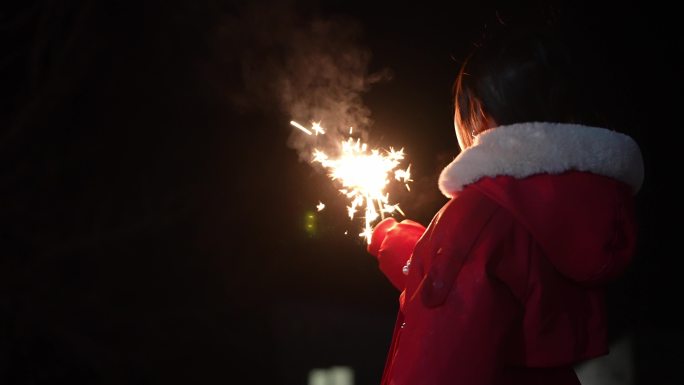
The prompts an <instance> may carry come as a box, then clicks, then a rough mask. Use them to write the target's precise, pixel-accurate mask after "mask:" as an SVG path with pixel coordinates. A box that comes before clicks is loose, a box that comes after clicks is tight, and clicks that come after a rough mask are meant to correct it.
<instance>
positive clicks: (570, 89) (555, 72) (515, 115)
mask: <svg viewBox="0 0 684 385" xmlns="http://www.w3.org/2000/svg"><path fill="white" fill-rule="evenodd" d="M573 61H574V59H573V55H572V53H571V49H570V45H568V44H565V43H564V41H563V39H562V38H561V37H560V35H559V34H558V33H557V31H554V30H553V29H552V28H550V27H529V26H499V28H498V30H497V31H496V32H494V33H493V34H490V35H489V36H486V37H484V38H483V39H482V41H481V42H480V43H479V44H477V45H476V49H475V50H474V51H473V52H472V53H471V54H470V55H469V56H468V57H467V58H466V60H465V61H464V63H463V65H462V66H461V69H460V71H459V73H458V76H457V78H456V81H455V83H454V88H453V96H454V108H455V114H454V118H455V122H456V125H457V130H458V131H459V135H460V137H461V140H462V142H463V143H462V145H465V147H468V146H470V145H471V144H472V141H473V138H474V136H475V135H477V134H478V133H480V132H482V131H483V130H485V129H487V126H486V124H485V123H486V121H485V117H490V118H493V119H494V121H495V122H496V124H497V125H499V126H502V125H508V124H513V123H521V122H534V121H536V122H541V121H545V122H559V123H589V122H591V121H592V120H593V118H592V117H591V114H592V112H591V107H592V106H591V103H590V101H589V100H588V99H587V96H588V95H586V94H585V90H584V87H583V86H582V85H581V84H582V80H584V78H583V77H582V76H580V75H579V73H581V69H580V67H578V65H577V63H574V62H573Z"/></svg>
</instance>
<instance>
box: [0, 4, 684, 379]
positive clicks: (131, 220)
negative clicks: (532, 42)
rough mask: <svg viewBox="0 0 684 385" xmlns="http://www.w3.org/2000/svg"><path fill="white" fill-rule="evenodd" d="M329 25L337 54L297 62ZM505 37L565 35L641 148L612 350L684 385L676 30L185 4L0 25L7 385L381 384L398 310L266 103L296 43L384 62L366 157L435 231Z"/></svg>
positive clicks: (615, 17)
mask: <svg viewBox="0 0 684 385" xmlns="http://www.w3.org/2000/svg"><path fill="white" fill-rule="evenodd" d="M521 4H522V5H521ZM320 20H324V21H329V22H331V23H332V24H331V25H332V28H331V29H329V30H328V32H327V33H329V35H328V36H336V34H337V32H338V31H339V32H340V34H347V33H349V35H345V36H349V38H348V39H347V40H345V41H343V42H342V43H345V44H346V45H344V44H341V43H340V42H339V41H333V40H325V39H323V40H311V39H309V40H307V38H308V37H310V36H309V35H307V34H306V33H307V31H309V32H311V31H313V30H312V29H311V28H310V26H311V25H313V23H315V22H317V21H320ZM497 20H504V21H506V22H513V21H525V20H529V21H530V22H538V21H539V20H547V21H553V22H554V23H558V25H560V26H562V28H563V30H564V31H565V32H566V34H567V36H569V37H571V41H572V42H573V43H574V44H575V46H576V48H578V49H579V50H580V52H583V57H584V58H585V59H586V65H587V66H588V68H593V69H595V71H593V72H591V73H589V74H588V75H587V76H588V80H590V81H591V82H594V83H595V84H596V89H597V91H596V92H597V95H599V96H600V97H599V98H597V103H599V104H597V108H600V109H602V110H605V111H606V116H607V118H608V120H609V121H610V122H611V124H612V125H613V126H614V127H619V128H620V129H621V130H622V131H624V132H627V133H629V134H630V135H632V136H634V138H635V139H636V140H637V142H638V143H639V144H640V145H641V147H642V152H643V156H644V161H645V165H646V180H645V182H644V187H643V189H642V190H641V192H640V193H639V195H638V196H637V204H638V210H639V211H638V213H639V219H640V226H641V233H640V240H639V241H640V243H639V245H640V246H639V251H638V254H637V256H636V259H635V263H634V265H633V266H632V268H631V269H630V270H629V271H628V272H627V274H626V275H625V277H623V278H622V279H620V280H619V281H618V282H616V283H615V284H614V285H613V286H612V287H611V288H610V290H609V292H608V304H609V310H610V317H611V318H610V321H611V340H612V341H616V340H618V339H620V338H621V337H624V336H632V337H633V341H634V344H635V345H634V349H635V361H634V370H635V375H636V383H638V384H675V383H676V384H681V383H682V382H683V381H684V376H683V374H682V370H683V369H682V368H683V367H684V366H683V365H684V358H683V357H684V355H683V354H682V353H681V347H682V345H684V335H683V332H682V329H681V325H682V321H683V320H682V316H681V315H678V314H680V313H681V312H680V310H679V309H678V307H679V305H680V304H681V303H682V301H681V297H680V293H681V290H680V287H679V286H680V282H679V277H680V275H681V273H680V270H681V268H682V262H681V252H680V250H679V248H678V247H677V245H675V242H673V241H674V240H676V239H678V238H679V231H678V230H679V229H680V228H681V226H680V225H679V217H678V215H677V214H676V211H675V207H676V206H678V205H677V204H676V202H677V201H678V198H677V196H678V195H679V194H678V193H677V190H676V188H675V187H673V184H674V181H676V179H677V178H678V174H679V172H680V170H679V167H678V165H679V164H680V163H681V161H680V159H679V157H678V155H679V153H678V151H677V149H678V148H679V143H680V142H678V140H679V139H678V137H679V132H678V131H680V129H681V124H680V118H679V112H680V111H681V107H680V106H681V97H680V94H681V74H680V72H679V69H680V68H681V59H679V57H680V54H681V53H682V52H681V51H682V49H681V48H682V45H681V38H680V37H679V23H680V21H679V20H678V19H677V15H676V12H674V11H673V10H672V9H669V8H668V7H667V6H664V5H660V4H657V3H655V2H648V3H646V4H641V5H630V4H628V3H627V2H624V3H615V4H603V5H597V4H591V5H588V4H587V5H584V4H581V3H578V2H560V1H555V2H544V3H542V2H526V3H519V4H517V5H516V6H511V5H501V4H496V3H494V2H487V3H483V2H480V3H475V2H449V3H448V4H442V3H440V2H420V3H416V4H412V5H408V4H400V3H395V2H386V3H385V2H383V3H372V4H364V3H360V2H352V3H350V2H341V1H340V2H325V3H322V2H320V3H319V2H315V1H306V2H264V1H261V2H251V3H248V2H228V1H223V2H222V1H193V2H189V1H188V2H183V1H177V0H173V1H151V0H146V1H123V2H89V1H73V2H60V1H39V0H36V1H26V2H15V3H3V5H2V8H0V31H1V33H0V42H1V44H2V45H1V46H0V79H1V80H0V92H2V99H1V100H2V103H1V104H0V383H2V384H53V383H69V384H176V383H177V384H188V383H196V384H214V383H215V384H219V383H221V384H226V383H228V384H229V383H238V382H239V383H250V384H251V383H254V384H305V383H306V379H307V373H308V371H309V370H310V369H312V368H326V367H330V366H334V365H346V366H351V367H353V368H354V370H355V377H356V378H355V379H356V383H357V384H375V383H378V382H379V379H380V375H381V372H382V366H383V364H384V360H385V353H386V351H387V349H388V344H389V340H390V337H391V332H392V327H393V323H394V316H395V312H396V310H397V293H396V292H395V290H394V288H393V287H391V285H390V284H389V283H388V282H387V281H386V280H385V279H384V277H383V276H382V274H381V273H380V272H379V271H378V269H377V266H376V263H375V261H374V260H373V258H372V257H371V256H370V255H368V254H367V253H366V252H365V246H364V244H363V242H362V241H361V240H360V239H357V238H356V236H355V235H354V234H356V232H357V231H358V227H359V226H360V223H359V222H352V221H349V220H348V219H347V218H346V217H345V213H344V212H343V211H342V210H344V207H343V205H344V202H343V200H342V198H341V197H340V196H339V195H338V194H337V192H336V190H335V186H334V184H333V183H332V182H331V181H330V180H329V179H328V177H327V176H325V175H324V174H323V173H321V172H320V170H317V169H315V168H313V167H311V165H310V164H308V163H307V162H302V161H300V160H299V156H298V153H297V151H295V150H294V149H293V148H292V147H290V146H288V143H290V141H291V140H292V137H291V135H292V132H293V131H292V130H293V129H292V127H291V126H289V124H288V122H289V120H290V119H292V118H293V117H292V116H291V114H289V113H288V110H287V108H283V105H282V104H280V102H281V99H280V98H279V97H278V95H273V93H277V90H278V88H277V87H276V85H277V84H278V83H277V81H278V76H277V75H278V74H279V73H280V72H278V68H280V65H283V64H284V63H286V62H287V60H288V58H289V57H291V56H290V55H292V54H293V52H299V51H298V50H297V49H295V48H297V46H296V42H295V41H294V40H292V41H289V40H288V39H287V37H288V36H295V35H296V36H299V35H297V34H291V35H290V34H288V33H284V31H286V30H288V28H289V31H290V32H291V31H295V32H297V33H304V35H303V36H304V38H302V37H301V36H300V38H301V40H299V43H301V42H306V41H309V42H311V41H317V42H318V44H321V47H324V51H325V52H338V53H339V52H342V51H343V50H344V49H354V50H355V49H360V51H353V52H367V53H370V54H371V56H369V60H368V62H367V63H366V64H367V74H373V73H380V74H385V76H383V77H382V79H383V80H382V81H378V82H375V83H373V84H370V83H369V86H368V87H365V88H364V89H363V90H362V91H359V95H360V97H361V99H359V100H361V103H362V105H363V106H365V108H367V111H369V112H370V116H369V117H370V119H371V120H370V123H369V124H368V126H367V131H368V135H369V137H368V138H369V140H370V141H371V142H373V141H374V142H375V143H383V144H393V145H395V146H397V147H402V146H403V147H405V150H406V151H407V153H408V154H409V156H410V158H411V164H412V170H413V172H414V175H415V178H414V179H415V181H414V185H413V189H412V192H411V194H409V195H404V196H402V195H399V197H401V198H403V200H402V208H403V209H404V211H405V212H406V213H407V215H408V217H410V218H412V219H415V220H418V221H420V222H422V223H424V224H427V222H428V221H429V220H430V218H431V216H432V214H433V213H434V212H435V211H436V210H437V209H438V208H439V207H441V205H442V204H444V203H445V202H446V200H445V198H444V197H442V196H441V195H440V194H439V192H438V190H437V185H436V182H437V176H438V173H439V171H440V170H441V168H443V167H444V166H445V165H446V164H448V163H449V162H450V161H451V159H453V157H454V156H455V155H456V154H457V151H458V149H457V143H456V140H455V136H454V133H453V123H452V107H451V84H452V82H453V80H454V78H455V75H456V71H457V69H458V65H459V63H460V60H462V59H463V58H464V57H465V55H466V54H467V52H468V51H469V50H470V49H471V48H472V46H473V43H474V42H475V41H476V40H477V39H478V38H479V37H480V36H481V35H482V33H484V31H486V28H491V26H492V25H495V24H496V23H497ZM486 26H489V27H486ZM349 31H351V32H349ZM323 37H326V36H325V35H324V36H323ZM327 41H330V44H327V45H326V42H327ZM310 44H313V43H310ZM334 44H340V45H339V47H338V46H335V45H334ZM364 68H365V67H364ZM390 75H391V76H390ZM604 89H606V90H608V91H602V90H604ZM311 118H313V117H311ZM675 195H677V196H675ZM319 200H322V201H325V202H326V203H327V204H328V206H329V207H328V208H327V209H326V210H324V211H322V212H321V213H315V205H316V203H318V201H319ZM311 213H314V223H315V231H311V230H307V228H306V224H307V219H306V218H307V215H309V214H311ZM345 231H348V232H349V233H350V234H352V235H351V236H349V235H345V234H344V232H345ZM237 378H245V379H244V380H239V381H238V380H236V379H237Z"/></svg>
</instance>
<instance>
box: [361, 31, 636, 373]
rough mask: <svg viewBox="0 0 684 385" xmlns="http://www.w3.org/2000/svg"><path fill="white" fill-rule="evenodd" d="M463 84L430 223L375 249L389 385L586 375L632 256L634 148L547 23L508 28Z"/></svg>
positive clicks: (395, 227) (391, 235) (386, 233)
mask: <svg viewBox="0 0 684 385" xmlns="http://www.w3.org/2000/svg"><path fill="white" fill-rule="evenodd" d="M502 32H503V33H501V34H500V35H499V36H498V37H495V38H492V39H491V40H490V41H488V42H486V43H485V44H483V45H481V46H480V47H478V49H476V51H474V52H473V53H472V54H471V55H470V56H469V58H468V59H467V60H466V62H465V63H464V64H463V65H462V67H461V69H460V72H459V74H458V77H457V80H456V82H455V87H454V96H455V114H454V123H455V127H456V136H457V138H458V143H459V145H460V147H461V149H462V152H461V153H460V154H459V155H458V156H457V157H456V159H454V161H453V162H452V163H451V164H449V165H448V166H447V167H446V168H444V170H443V171H442V173H441V175H440V178H439V188H440V190H441V191H442V193H444V195H446V196H447V197H449V198H451V199H450V200H449V201H448V202H447V203H446V204H445V205H444V207H443V208H442V209H441V210H440V211H439V212H438V213H437V214H436V215H435V216H434V218H433V220H432V221H431V223H430V225H429V226H428V227H427V229H426V228H424V227H423V226H422V225H420V224H418V223H416V222H413V221H410V220H404V221H402V222H400V223H397V221H395V220H394V219H392V218H389V219H385V220H384V221H382V222H381V223H379V224H378V225H377V226H376V228H375V229H374V232H373V236H372V239H371V242H370V244H369V245H368V251H369V252H370V253H371V254H372V255H374V256H376V257H377V258H378V261H379V266H380V268H381V269H382V271H383V272H384V273H385V274H386V275H387V277H388V278H389V280H390V281H391V282H392V284H393V285H394V286H396V287H397V289H399V290H400V291H401V295H400V297H399V302H400V310H399V314H398V318H397V323H396V327H395V330H394V335H393V338H392V345H391V348H390V351H389V354H388V357H387V362H386V366H385V371H384V374H383V380H382V384H391V385H421V384H426V385H441V384H464V385H503V384H526V385H529V384H539V385H541V384H544V385H578V384H579V381H578V379H577V377H576V375H575V372H574V370H573V367H574V365H576V364H577V363H579V362H581V361H584V360H588V359H591V358H593V357H597V356H601V355H605V354H607V352H608V349H607V337H606V310H605V305H604V303H603V293H604V285H605V284H606V283H608V282H609V281H610V280H611V279H613V278H615V277H617V276H618V275H619V274H621V272H623V271H624V270H625V268H626V267H627V266H628V264H629V263H630V261H631V258H632V256H633V254H634V251H635V243H636V234H635V231H636V223H635V214H634V208H633V204H634V202H633V196H634V194H636V193H637V191H638V190H639V188H640V186H641V184H642V180H643V172H644V171H643V163H642V158H641V153H640V149H639V147H638V145H637V144H636V143H635V142H634V141H633V140H632V138H630V137H629V136H627V135H624V134H621V133H618V132H616V131H614V130H612V129H608V128H605V126H603V125H601V124H599V123H597V122H598V121H597V120H594V119H595V118H594V116H592V114H591V111H592V107H593V106H592V105H591V104H590V103H589V102H588V99H587V98H585V96H587V95H586V94H583V92H584V91H583V89H582V88H581V87H580V84H581V82H580V80H581V78H580V77H577V76H574V75H573V74H574V73H575V71H576V70H577V68H578V67H577V66H576V65H575V64H573V63H572V61H571V55H570V54H569V50H568V49H566V48H565V46H564V45H563V44H561V43H559V40H557V39H555V38H554V37H553V35H552V34H550V33H546V32H541V31H534V30H525V29H519V30H504V31H502Z"/></svg>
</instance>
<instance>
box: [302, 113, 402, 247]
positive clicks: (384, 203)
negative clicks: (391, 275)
mask: <svg viewBox="0 0 684 385" xmlns="http://www.w3.org/2000/svg"><path fill="white" fill-rule="evenodd" d="M290 124H292V125H293V126H295V127H297V128H299V129H300V130H302V131H304V132H306V133H307V134H309V135H313V133H315V134H316V135H318V134H325V130H324V129H323V128H322V127H321V126H320V123H313V124H312V127H311V130H309V129H307V128H306V127H304V126H302V125H301V124H299V123H297V122H295V121H291V122H290ZM351 132H352V128H351V127H350V128H349V133H350V134H351ZM340 147H341V148H340V151H341V154H340V155H339V156H338V157H331V156H329V155H328V154H327V153H326V152H324V151H322V150H319V149H314V159H313V162H318V163H320V164H321V165H323V167H325V168H327V169H328V170H329V172H330V174H329V175H330V177H331V178H332V179H333V180H335V181H338V182H339V183H341V185H342V188H341V189H340V192H341V193H342V194H344V195H345V196H346V197H347V199H349V201H350V205H349V206H348V207H347V213H348V215H349V218H350V219H353V218H354V215H355V214H356V213H357V211H359V209H361V210H363V212H364V214H365V226H364V229H363V232H362V233H361V234H359V235H360V236H362V237H365V238H366V241H367V242H370V237H371V235H372V231H373V227H372V223H373V222H374V221H375V220H376V219H378V218H384V214H385V213H387V214H392V213H394V212H395V211H397V212H399V213H401V214H402V215H404V213H403V212H402V211H401V209H400V208H399V205H398V204H391V203H390V202H389V194H388V193H386V192H385V188H386V187H387V185H388V184H389V183H390V177H389V175H390V173H392V172H393V173H394V179H395V180H397V181H400V182H402V183H404V185H405V186H406V188H407V189H408V188H409V186H408V183H409V182H411V181H412V179H411V172H410V168H411V166H410V165H409V166H408V167H407V168H406V169H405V170H402V169H397V167H398V166H399V164H400V163H401V161H402V160H404V157H405V155H404V150H403V149H400V150H398V151H395V150H394V149H393V148H391V147H390V149H389V151H385V154H383V153H381V151H380V150H379V149H370V150H369V149H368V145H367V144H366V143H361V140H360V139H356V140H354V139H353V138H348V139H347V140H345V141H342V142H341V143H340ZM409 190H410V189H409ZM317 207H318V210H319V211H320V210H322V209H323V207H325V205H323V203H319V205H318V206H317Z"/></svg>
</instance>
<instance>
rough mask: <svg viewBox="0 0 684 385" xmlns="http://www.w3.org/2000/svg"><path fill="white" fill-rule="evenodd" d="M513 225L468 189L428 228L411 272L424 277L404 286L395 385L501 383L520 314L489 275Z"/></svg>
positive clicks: (504, 287) (504, 288) (500, 284)
mask: <svg viewBox="0 0 684 385" xmlns="http://www.w3.org/2000/svg"><path fill="white" fill-rule="evenodd" d="M511 225H512V219H511V217H510V215H507V213H505V212H504V211H503V210H500V209H498V206H496V205H495V204H494V203H493V202H491V201H489V200H487V199H486V198H484V197H482V196H481V195H479V194H476V193H473V192H467V191H466V192H465V193H464V194H462V196H460V197H458V198H455V199H454V200H453V201H452V202H451V203H450V204H448V205H447V207H446V208H445V209H444V210H443V211H442V212H441V213H440V215H439V216H438V217H437V218H436V219H435V220H434V221H433V223H432V224H431V225H430V226H431V227H430V228H431V230H428V232H427V233H426V235H425V242H426V243H427V244H428V245H429V247H425V248H423V247H421V249H420V250H419V251H420V253H421V255H420V256H422V257H424V263H423V265H422V266H423V267H424V270H423V271H416V272H415V273H416V274H417V275H420V277H422V278H421V279H420V283H418V284H417V287H416V288H415V289H412V288H411V285H412V281H409V288H407V296H408V298H409V299H408V300H407V303H406V305H405V307H404V311H405V313H406V314H405V315H406V325H405V327H404V328H403V329H402V333H403V335H402V337H401V341H400V342H398V343H399V344H400V345H401V346H400V347H399V348H398V349H397V354H396V357H395V362H394V363H393V365H392V366H393V370H392V372H393V374H392V378H393V379H394V380H395V382H396V383H397V384H402V385H404V384H406V385H409V384H432V385H441V384H453V383H456V382H458V383H462V384H468V385H488V384H493V383H499V382H497V381H501V376H502V375H503V373H502V372H503V370H504V366H505V365H506V363H507V362H509V357H510V355H511V353H513V352H512V351H511V346H512V344H511V338H512V334H511V333H512V331H513V330H514V329H515V325H516V324H518V323H519V321H520V319H521V315H522V308H521V306H520V303H519V302H518V301H517V300H516V298H515V296H514V295H512V293H511V290H510V288H508V287H507V285H505V284H504V283H503V282H501V281H499V280H498V279H497V278H496V277H492V276H491V275H490V274H489V271H488V270H489V264H490V263H491V262H492V260H493V259H496V256H498V255H500V254H502V253H504V254H505V253H507V252H508V248H507V243H508V242H507V238H508V237H509V235H510V226H511ZM423 252H425V255H422V253H423ZM416 257H418V255H416ZM412 267H413V266H412ZM416 279H418V277H416Z"/></svg>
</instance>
